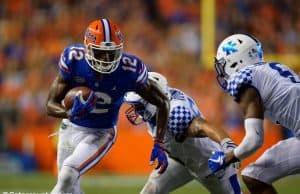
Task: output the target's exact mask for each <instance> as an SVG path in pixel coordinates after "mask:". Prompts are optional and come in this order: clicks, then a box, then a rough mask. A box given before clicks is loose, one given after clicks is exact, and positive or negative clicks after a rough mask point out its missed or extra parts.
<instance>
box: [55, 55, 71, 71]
mask: <svg viewBox="0 0 300 194" xmlns="http://www.w3.org/2000/svg"><path fill="white" fill-rule="evenodd" d="M58 66H59V69H60V70H62V71H63V72H65V73H71V71H70V70H69V67H68V66H67V65H66V63H65V62H64V60H63V56H61V57H60V60H59V63H58Z"/></svg>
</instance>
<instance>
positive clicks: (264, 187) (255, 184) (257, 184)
mask: <svg viewBox="0 0 300 194" xmlns="http://www.w3.org/2000/svg"><path fill="white" fill-rule="evenodd" d="M242 178H243V181H244V183H245V185H246V186H247V188H248V189H249V191H250V192H251V193H254V194H255V193H262V191H264V192H266V191H268V192H267V193H277V192H276V191H275V189H274V188H273V186H272V185H269V184H266V183H264V182H261V181H259V180H256V179H254V178H251V177H248V176H242Z"/></svg>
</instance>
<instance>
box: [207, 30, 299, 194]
mask: <svg viewBox="0 0 300 194" xmlns="http://www.w3.org/2000/svg"><path fill="white" fill-rule="evenodd" d="M215 67H216V70H217V73H218V76H217V79H218V81H219V84H220V86H221V87H222V88H223V90H224V91H225V92H227V93H229V94H230V96H232V98H233V99H234V100H235V101H236V102H237V103H238V104H239V107H240V108H241V110H242V112H243V113H244V119H245V120H244V127H245V131H246V135H245V137H244V138H243V140H242V142H241V143H240V145H239V146H237V147H236V148H235V149H233V150H232V151H230V152H229V153H224V152H215V153H214V154H213V155H212V156H211V158H210V160H209V166H210V168H211V170H212V172H217V171H218V170H219V169H221V168H224V167H226V165H228V164H229V163H231V162H234V161H237V160H243V159H245V158H247V157H248V156H250V155H251V154H253V153H254V152H255V151H256V150H257V149H258V148H259V147H261V145H262V144H263V139H264V129H263V120H264V119H265V118H267V119H269V120H271V121H272V122H273V123H276V124H280V125H282V126H283V127H285V128H288V129H291V130H292V131H293V132H294V134H295V137H293V138H289V139H286V140H282V141H280V142H278V143H277V144H275V145H273V146H272V147H271V148H270V149H267V150H266V151H265V152H264V153H263V155H261V156H260V158H259V159H258V160H256V161H255V162H254V163H252V164H250V165H249V166H247V167H246V168H245V169H244V170H243V171H242V175H243V180H244V182H245V184H246V185H247V187H248V189H249V191H250V192H251V193H265V194H266V193H268V194H273V193H276V190H275V189H274V187H273V186H272V183H273V182H274V181H276V180H278V179H280V178H282V177H285V176H288V175H291V174H296V173H299V172H300V149H299V148H300V140H299V138H300V79H299V77H298V75H297V74H296V73H295V72H294V71H293V70H292V69H290V68H288V67H287V66H285V65H283V64H281V63H278V62H265V61H264V60H263V51H262V47H261V43H260V42H259V41H258V40H257V39H256V38H255V37H253V36H250V35H245V34H234V35H231V36H229V37H227V38H226V39H224V40H223V41H222V42H221V44H220V45H219V47H218V50H217V55H216V58H215Z"/></svg>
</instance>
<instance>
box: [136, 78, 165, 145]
mask: <svg viewBox="0 0 300 194" xmlns="http://www.w3.org/2000/svg"><path fill="white" fill-rule="evenodd" d="M137 93H138V94H139V95H140V96H141V97H142V98H143V99H145V100H146V101H147V102H150V103H151V104H153V105H155V106H156V107H157V116H156V121H157V122H156V123H157V132H156V133H157V134H156V137H155V138H156V140H157V141H160V142H163V139H164V136H165V133H166V130H167V125H168V118H169V110H170V102H169V99H168V97H167V96H166V95H165V94H164V93H163V92H162V91H161V90H160V89H159V88H158V86H157V85H156V83H155V82H154V81H152V80H150V79H149V80H148V81H147V83H146V85H145V87H143V88H141V89H140V90H138V91H137Z"/></svg>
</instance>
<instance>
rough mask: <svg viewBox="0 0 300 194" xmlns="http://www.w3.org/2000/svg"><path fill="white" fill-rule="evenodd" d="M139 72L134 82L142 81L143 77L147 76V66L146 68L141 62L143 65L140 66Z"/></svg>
mask: <svg viewBox="0 0 300 194" xmlns="http://www.w3.org/2000/svg"><path fill="white" fill-rule="evenodd" d="M141 72H142V73H141V74H140V75H139V77H138V78H137V80H136V82H143V81H145V79H146V78H147V76H148V73H147V72H148V71H147V68H146V66H145V65H144V64H143V67H142V69H141Z"/></svg>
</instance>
